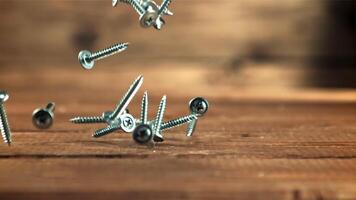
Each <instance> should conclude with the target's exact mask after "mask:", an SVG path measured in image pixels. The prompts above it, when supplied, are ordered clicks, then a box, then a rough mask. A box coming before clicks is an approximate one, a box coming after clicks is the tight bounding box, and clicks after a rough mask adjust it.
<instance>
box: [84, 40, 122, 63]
mask: <svg viewBox="0 0 356 200" xmlns="http://www.w3.org/2000/svg"><path fill="white" fill-rule="evenodd" d="M128 45H129V43H119V44H116V45H114V46H111V47H109V48H107V49H104V50H101V51H98V52H95V53H91V52H90V51H88V50H82V51H80V52H79V54H78V60H79V62H80V64H81V65H82V67H83V68H84V69H91V68H93V67H94V61H97V60H100V59H103V58H106V57H108V56H111V55H114V54H116V53H120V52H122V51H124V50H126V49H127V48H128Z"/></svg>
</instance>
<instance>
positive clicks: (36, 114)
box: [32, 103, 55, 129]
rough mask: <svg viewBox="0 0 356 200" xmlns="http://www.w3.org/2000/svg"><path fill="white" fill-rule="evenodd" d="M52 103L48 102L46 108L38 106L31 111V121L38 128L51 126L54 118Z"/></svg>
mask: <svg viewBox="0 0 356 200" xmlns="http://www.w3.org/2000/svg"><path fill="white" fill-rule="evenodd" d="M54 107H55V104H54V103H49V104H48V105H47V107H46V108H38V109H36V110H35V111H33V114H32V123H33V125H34V126H35V127H37V128H39V129H47V128H49V127H51V126H52V124H53V119H54V114H53V111H54Z"/></svg>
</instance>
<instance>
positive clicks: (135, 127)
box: [70, 76, 209, 145]
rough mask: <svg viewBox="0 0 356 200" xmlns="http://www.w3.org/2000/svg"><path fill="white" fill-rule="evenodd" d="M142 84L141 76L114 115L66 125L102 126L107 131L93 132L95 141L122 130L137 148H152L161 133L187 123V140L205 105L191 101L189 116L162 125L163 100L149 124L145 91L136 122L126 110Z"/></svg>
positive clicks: (159, 140) (79, 120)
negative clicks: (149, 146) (143, 146)
mask: <svg viewBox="0 0 356 200" xmlns="http://www.w3.org/2000/svg"><path fill="white" fill-rule="evenodd" d="M142 83H143V76H139V77H138V78H137V79H136V80H135V81H134V82H133V83H132V85H131V86H130V88H129V89H128V91H127V92H126V93H125V95H124V96H123V97H122V99H121V100H120V101H119V103H118V105H117V106H116V108H115V109H114V111H112V112H111V111H106V112H104V113H103V114H102V116H94V117H75V118H73V119H71V120H70V121H71V122H72V123H75V124H91V123H106V124H107V127H106V128H102V129H99V130H97V131H95V133H94V134H93V137H95V138H98V137H102V136H104V135H107V134H110V133H113V132H116V131H118V130H122V131H124V132H126V133H132V137H133V139H134V141H136V142H137V143H139V144H148V145H152V144H154V142H163V141H164V138H163V135H162V132H163V131H165V130H168V129H171V128H174V127H177V126H180V125H183V124H186V123H189V125H188V130H187V136H192V135H193V132H194V130H195V126H196V123H197V120H198V117H201V116H203V115H204V114H205V113H206V112H207V111H208V107H209V104H208V102H207V101H206V100H205V99H203V98H201V97H198V98H195V99H193V100H191V102H190V103H189V108H190V112H191V114H189V115H187V116H184V117H180V118H177V119H173V120H170V121H167V122H163V116H164V112H165V109H166V101H167V98H166V96H163V97H162V100H161V102H160V104H159V107H158V111H157V115H156V118H155V119H154V120H151V121H149V120H148V93H147V91H146V92H145V93H144V95H143V98H142V105H141V116H140V118H139V119H137V118H134V117H133V116H132V115H131V114H129V113H128V110H127V107H128V105H129V104H130V102H131V100H132V99H133V98H134V96H135V95H136V93H137V91H138V90H139V88H140V87H141V85H142Z"/></svg>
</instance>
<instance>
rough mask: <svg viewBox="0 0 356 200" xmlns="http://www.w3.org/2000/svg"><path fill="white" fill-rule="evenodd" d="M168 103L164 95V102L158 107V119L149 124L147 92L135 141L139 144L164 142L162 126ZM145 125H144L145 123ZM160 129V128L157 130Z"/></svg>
mask: <svg viewBox="0 0 356 200" xmlns="http://www.w3.org/2000/svg"><path fill="white" fill-rule="evenodd" d="M166 102H167V97H166V95H164V96H163V97H162V100H161V102H160V104H159V106H158V112H157V116H156V119H155V120H154V121H153V122H148V121H147V119H144V118H146V115H147V105H148V95H147V92H145V94H144V96H143V99H142V106H141V120H140V123H141V124H140V125H138V126H137V127H136V128H135V130H134V132H133V134H132V137H133V139H134V140H135V141H136V142H137V143H139V144H153V141H154V142H162V141H163V136H162V135H161V129H160V127H161V124H162V121H163V115H164V111H165V109H166ZM144 121H145V123H142V122H144ZM156 127H158V128H156Z"/></svg>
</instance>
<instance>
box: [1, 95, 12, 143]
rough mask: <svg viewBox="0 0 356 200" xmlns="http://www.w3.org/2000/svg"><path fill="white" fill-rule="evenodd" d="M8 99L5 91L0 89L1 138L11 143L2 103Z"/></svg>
mask: <svg viewBox="0 0 356 200" xmlns="http://www.w3.org/2000/svg"><path fill="white" fill-rule="evenodd" d="M8 99H9V95H8V94H7V92H6V91H0V131H1V135H2V138H3V140H4V142H5V143H7V145H9V146H10V145H11V130H10V125H9V122H8V119H7V116H6V111H5V106H4V103H5V101H7V100H8Z"/></svg>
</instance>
